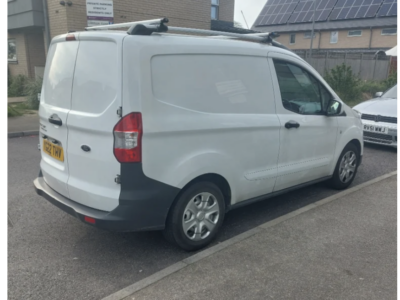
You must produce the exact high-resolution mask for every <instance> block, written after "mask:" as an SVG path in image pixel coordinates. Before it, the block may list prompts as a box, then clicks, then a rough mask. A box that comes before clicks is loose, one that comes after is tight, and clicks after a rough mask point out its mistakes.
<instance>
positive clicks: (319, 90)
mask: <svg viewBox="0 0 400 300" xmlns="http://www.w3.org/2000/svg"><path fill="white" fill-rule="evenodd" d="M272 61H273V64H274V69H275V76H276V80H277V82H278V88H279V94H280V96H281V105H282V107H283V109H284V110H286V111H290V112H291V113H294V114H297V115H302V116H326V113H324V111H323V110H324V107H323V103H322V89H325V91H326V93H327V94H328V95H329V98H330V100H332V99H335V97H334V96H333V95H332V93H331V92H330V91H329V90H328V89H327V88H326V86H325V85H324V84H323V83H322V82H321V81H320V80H319V79H318V78H316V77H315V76H314V75H313V74H312V73H311V72H309V71H308V70H307V69H306V68H304V67H303V66H301V65H299V64H296V63H294V62H291V61H289V60H285V59H281V58H272ZM276 62H281V63H282V62H283V63H285V64H291V65H293V66H295V67H298V68H300V69H301V70H302V71H303V72H304V73H306V74H307V76H308V77H309V79H310V81H311V82H312V81H313V80H314V81H315V82H316V83H317V84H318V94H319V101H320V104H321V113H300V112H295V111H293V110H289V109H287V108H286V107H285V106H284V105H283V97H282V92H281V87H280V85H279V77H278V72H277V70H276V67H275V63H276ZM328 105H329V103H327V106H328Z"/></svg>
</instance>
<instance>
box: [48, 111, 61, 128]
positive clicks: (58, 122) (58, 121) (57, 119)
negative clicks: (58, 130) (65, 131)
mask: <svg viewBox="0 0 400 300" xmlns="http://www.w3.org/2000/svg"><path fill="white" fill-rule="evenodd" d="M49 122H50V123H51V124H54V125H58V126H61V125H62V120H61V119H60V117H59V116H57V114H52V115H51V116H50V118H49Z"/></svg>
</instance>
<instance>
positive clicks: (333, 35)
mask: <svg viewBox="0 0 400 300" xmlns="http://www.w3.org/2000/svg"><path fill="white" fill-rule="evenodd" d="M338 35H339V32H337V31H332V32H331V44H336V43H337V42H338Z"/></svg>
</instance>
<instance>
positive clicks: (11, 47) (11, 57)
mask: <svg viewBox="0 0 400 300" xmlns="http://www.w3.org/2000/svg"><path fill="white" fill-rule="evenodd" d="M8 61H17V46H16V44H15V39H10V40H8Z"/></svg>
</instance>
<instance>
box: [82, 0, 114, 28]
mask: <svg viewBox="0 0 400 300" xmlns="http://www.w3.org/2000/svg"><path fill="white" fill-rule="evenodd" d="M86 16H87V24H88V26H89V27H90V26H98V25H108V24H113V23H114V7H113V1H112V0H86Z"/></svg>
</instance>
